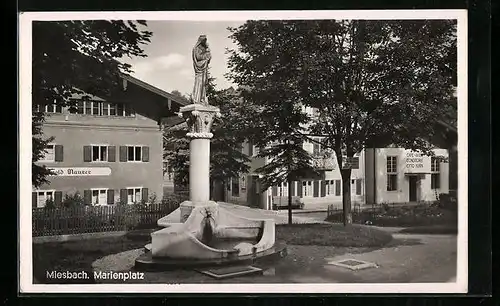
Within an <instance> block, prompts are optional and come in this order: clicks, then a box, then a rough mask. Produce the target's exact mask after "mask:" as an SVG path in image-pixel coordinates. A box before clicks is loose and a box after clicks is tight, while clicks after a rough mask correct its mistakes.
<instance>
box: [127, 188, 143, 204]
mask: <svg viewBox="0 0 500 306" xmlns="http://www.w3.org/2000/svg"><path fill="white" fill-rule="evenodd" d="M141 200H142V188H138V187H137V188H127V204H134V203H139V202H141Z"/></svg>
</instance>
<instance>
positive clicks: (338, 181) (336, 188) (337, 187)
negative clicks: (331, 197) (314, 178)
mask: <svg viewBox="0 0 500 306" xmlns="http://www.w3.org/2000/svg"><path fill="white" fill-rule="evenodd" d="M340 182H341V180H335V195H336V196H339V195H340V190H341V188H342V187H341V184H340Z"/></svg>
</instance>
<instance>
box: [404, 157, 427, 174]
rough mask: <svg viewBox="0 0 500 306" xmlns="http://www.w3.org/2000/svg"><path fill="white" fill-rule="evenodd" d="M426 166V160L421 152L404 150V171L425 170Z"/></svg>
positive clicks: (416, 171) (417, 171) (415, 171)
mask: <svg viewBox="0 0 500 306" xmlns="http://www.w3.org/2000/svg"><path fill="white" fill-rule="evenodd" d="M426 168H428V167H427V161H426V160H425V156H424V155H422V153H418V152H406V156H405V171H406V172H413V173H419V172H425V170H426ZM427 170H428V169H427Z"/></svg>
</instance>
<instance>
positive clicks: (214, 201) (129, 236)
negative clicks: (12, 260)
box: [19, 10, 468, 293]
mask: <svg viewBox="0 0 500 306" xmlns="http://www.w3.org/2000/svg"><path fill="white" fill-rule="evenodd" d="M19 22H20V23H19V52H20V54H19V55H20V56H19V67H20V68H19V69H20V80H19V81H20V101H19V120H20V121H19V122H20V125H19V127H20V131H19V132H20V133H19V134H20V148H22V150H21V151H20V157H19V162H20V170H19V175H20V206H19V216H20V220H19V226H20V231H19V233H20V234H19V249H20V262H19V268H20V290H21V292H23V293H41V292H43V293H174V292H175V293H196V292H199V293H228V292H231V293H234V292H241V293H465V292H467V273H468V266H467V262H468V260H467V240H468V236H467V205H468V203H467V194H468V190H467V181H468V174H467V151H468V144H467V12H466V11H465V10H392V11H391V10H380V11H355V10H353V11H286V12H285V11H210V12H209V11H205V12H203V11H199V12H182V11H178V12H172V11H171V12H78V13H77V12H71V13H69V12H67V13H65V12H57V13H48V12H47V13H42V12H38V13H21V14H20V15H19Z"/></svg>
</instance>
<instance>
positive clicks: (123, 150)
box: [120, 146, 127, 162]
mask: <svg viewBox="0 0 500 306" xmlns="http://www.w3.org/2000/svg"><path fill="white" fill-rule="evenodd" d="M120 161H121V162H126V161H127V147H126V146H120Z"/></svg>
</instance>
